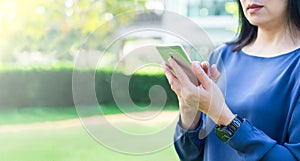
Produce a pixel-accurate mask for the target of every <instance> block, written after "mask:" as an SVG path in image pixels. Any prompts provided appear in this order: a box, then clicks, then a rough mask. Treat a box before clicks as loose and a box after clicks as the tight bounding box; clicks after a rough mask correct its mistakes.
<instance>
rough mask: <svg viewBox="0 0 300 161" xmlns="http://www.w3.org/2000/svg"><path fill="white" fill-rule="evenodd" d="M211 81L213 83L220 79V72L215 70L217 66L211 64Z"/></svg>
mask: <svg viewBox="0 0 300 161" xmlns="http://www.w3.org/2000/svg"><path fill="white" fill-rule="evenodd" d="M210 74H211V76H210V77H211V79H212V80H213V81H214V82H217V81H218V79H219V78H220V75H221V74H220V72H219V70H218V68H217V65H216V64H213V65H212V67H211V73H210Z"/></svg>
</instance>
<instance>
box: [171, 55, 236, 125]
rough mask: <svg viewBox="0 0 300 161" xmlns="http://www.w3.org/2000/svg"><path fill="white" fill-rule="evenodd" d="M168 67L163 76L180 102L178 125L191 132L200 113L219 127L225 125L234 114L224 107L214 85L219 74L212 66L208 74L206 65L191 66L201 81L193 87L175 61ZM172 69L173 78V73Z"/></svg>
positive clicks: (217, 89)
mask: <svg viewBox="0 0 300 161" xmlns="http://www.w3.org/2000/svg"><path fill="white" fill-rule="evenodd" d="M169 62H170V65H171V67H168V66H166V67H165V73H166V76H167V78H168V80H169V83H170V85H171V88H172V90H173V91H174V92H175V93H176V95H177V96H178V100H179V106H180V112H181V121H182V122H181V123H182V126H183V127H184V128H186V129H194V128H195V127H197V124H198V122H199V119H200V112H199V111H201V112H204V113H205V114H207V115H208V116H209V117H211V119H212V120H213V121H214V122H215V123H217V124H222V125H227V124H229V123H230V122H231V120H232V119H233V118H234V115H233V114H232V112H231V111H230V110H229V108H228V107H227V105H226V104H225V101H224V98H223V95H222V93H221V91H220V89H219V88H218V87H217V85H216V84H215V83H214V82H213V81H216V80H217V79H218V77H219V75H220V74H219V72H218V71H217V69H216V66H215V65H214V66H213V67H212V69H211V74H210V73H209V64H208V63H206V64H205V63H204V64H200V63H199V62H193V63H192V69H193V71H194V73H195V75H196V77H197V79H198V80H199V82H200V85H199V86H195V85H194V84H192V83H191V82H190V80H189V78H188V77H187V76H186V74H185V73H184V72H183V70H182V69H181V67H180V66H179V65H178V63H177V62H176V60H174V59H172V58H170V59H169ZM171 68H172V69H173V70H174V72H175V75H174V74H173V73H172V71H171Z"/></svg>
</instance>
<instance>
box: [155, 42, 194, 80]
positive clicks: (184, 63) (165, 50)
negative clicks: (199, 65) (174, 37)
mask: <svg viewBox="0 0 300 161" xmlns="http://www.w3.org/2000/svg"><path fill="white" fill-rule="evenodd" d="M155 47H156V50H157V51H158V53H159V55H160V56H161V58H162V60H163V61H164V62H165V63H166V64H168V65H169V62H168V59H169V58H170V57H173V58H174V59H175V61H176V62H177V63H178V65H180V66H181V68H182V69H183V71H184V72H185V74H186V75H187V76H188V77H189V79H190V81H191V82H192V83H193V84H195V85H199V81H198V79H197V77H196V76H195V74H194V72H193V71H192V68H191V59H190V57H189V56H188V54H187V52H186V51H185V50H184V48H183V47H182V45H181V44H162V45H157V46H155Z"/></svg>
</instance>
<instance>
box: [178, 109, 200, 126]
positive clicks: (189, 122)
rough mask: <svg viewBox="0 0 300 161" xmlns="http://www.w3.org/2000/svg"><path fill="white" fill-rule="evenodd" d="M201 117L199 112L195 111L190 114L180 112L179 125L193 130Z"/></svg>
mask: <svg viewBox="0 0 300 161" xmlns="http://www.w3.org/2000/svg"><path fill="white" fill-rule="evenodd" d="M200 119H201V112H200V111H197V112H195V113H193V114H192V115H190V114H189V115H186V114H183V113H180V121H179V123H180V125H181V127H182V128H183V129H186V130H195V129H197V127H198V126H199V122H200Z"/></svg>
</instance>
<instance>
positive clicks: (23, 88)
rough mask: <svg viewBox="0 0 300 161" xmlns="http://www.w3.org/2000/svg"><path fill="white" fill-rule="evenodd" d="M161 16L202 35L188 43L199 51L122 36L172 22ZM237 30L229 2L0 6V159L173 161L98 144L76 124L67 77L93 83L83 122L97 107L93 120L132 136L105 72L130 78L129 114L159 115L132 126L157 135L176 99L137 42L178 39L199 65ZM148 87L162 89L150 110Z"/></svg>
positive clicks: (154, 36)
mask: <svg viewBox="0 0 300 161" xmlns="http://www.w3.org/2000/svg"><path fill="white" fill-rule="evenodd" d="M168 13H174V14H178V15H180V16H182V17H185V18H186V19H187V20H189V21H190V22H191V23H195V24H196V25H197V26H199V28H194V30H200V29H202V30H203V32H204V33H205V37H206V36H207V39H205V40H204V41H203V40H202V39H201V38H199V37H194V39H195V41H196V42H199V43H197V44H193V45H194V46H193V48H195V47H196V49H197V51H198V52H197V54H194V52H193V51H192V50H191V46H189V45H188V44H186V43H184V42H183V41H181V40H179V39H178V38H176V37H174V36H170V35H167V34H165V33H161V32H153V31H151V32H149V31H144V30H142V31H139V32H135V33H133V34H124V33H128V32H130V31H133V30H135V29H141V28H157V29H159V28H163V26H166V24H167V25H168V26H177V25H179V24H178V23H179V22H177V21H173V20H172V21H170V19H168V15H169V14H168ZM237 26H238V20H237V4H236V3H235V1H229V0H108V1H104V0H59V1H58V0H26V1H23V0H10V1H6V0H0V142H1V143H2V145H3V146H1V147H0V160H1V161H2V160H3V161H20V160H21V161H34V160H44V161H76V160H78V161H79V160H89V161H94V160H95V161H110V160H149V161H150V160H178V158H177V156H176V153H175V151H174V148H173V146H172V145H170V146H167V147H165V148H163V149H161V150H159V151H156V152H152V153H148V154H143V155H133V154H126V153H124V152H123V153H120V152H118V150H112V149H111V148H109V147H107V146H105V145H103V144H100V143H98V142H97V141H96V140H95V139H93V138H92V137H91V136H90V135H89V133H87V132H86V130H85V129H84V127H83V126H82V125H81V123H80V119H79V115H78V113H77V112H78V111H76V108H75V104H74V97H73V92H74V91H72V76H73V74H74V72H75V73H77V74H78V75H81V76H82V77H88V76H90V75H91V74H92V75H94V78H95V79H94V83H95V86H94V88H93V89H92V90H94V91H95V93H96V97H97V101H98V103H99V105H95V104H93V103H90V97H89V96H87V94H86V93H85V91H82V99H80V100H79V103H80V104H81V105H82V106H86V109H87V110H86V111H85V114H84V117H88V118H95V117H97V116H98V115H100V114H99V109H101V115H105V116H107V117H108V118H110V119H112V120H113V121H114V122H117V123H116V124H118V126H119V127H123V128H124V129H127V130H128V129H129V131H131V132H133V133H135V132H137V131H134V130H136V126H137V125H136V123H134V122H133V123H132V122H131V123H128V122H126V120H124V117H122V116H121V115H122V114H123V113H124V111H122V110H120V108H119V105H118V104H116V100H115V99H114V98H115V97H116V96H114V94H115V95H117V96H118V97H119V98H121V99H122V97H123V96H124V95H126V93H124V91H122V90H120V91H117V92H113V91H112V89H111V85H112V84H111V82H112V75H113V74H117V75H118V76H121V77H130V83H129V86H128V93H129V94H130V98H131V99H132V102H133V103H134V104H136V105H139V107H140V108H134V107H132V106H131V104H130V103H132V102H126V100H125V101H121V103H122V104H124V106H125V108H126V111H127V112H132V113H137V112H138V113H147V112H149V111H157V110H162V111H163V112H162V114H164V115H163V116H165V117H162V118H163V119H162V118H161V120H156V121H154V122H153V123H151V126H150V125H148V124H147V126H144V125H143V124H141V125H138V126H140V127H141V128H140V129H139V130H141V131H143V132H145V133H147V132H149V131H153V130H159V129H160V128H162V127H164V126H165V125H168V124H171V122H170V120H171V121H172V120H174V119H176V116H177V110H178V106H177V99H176V96H175V95H174V93H173V92H172V91H171V90H170V88H169V85H168V83H167V81H166V78H165V76H164V74H163V72H162V69H161V67H160V66H158V65H151V63H159V61H160V59H159V58H158V56H157V55H156V54H154V53H153V51H152V50H150V48H147V46H146V47H145V45H147V44H161V43H174V42H179V43H182V44H183V45H184V47H185V48H186V50H187V51H189V54H190V56H191V58H192V59H193V60H200V61H203V60H207V59H208V57H209V53H210V52H211V51H212V50H213V49H214V48H215V47H217V46H219V45H221V44H222V43H224V42H227V41H230V40H233V39H234V37H235V33H236V31H237ZM179 29H180V28H179ZM182 30H183V31H184V30H185V29H184V28H182ZM189 32H190V33H193V32H197V31H193V29H192V31H189ZM120 35H121V36H120ZM200 39H201V41H200ZM197 40H199V41H197ZM206 41H207V42H206ZM203 46H206V47H207V48H205V50H204V48H203ZM199 51H200V52H199ZM150 60H151V61H150ZM152 60H153V61H152ZM149 64H150V65H149ZM117 84H118V80H117ZM119 84H122V82H121V81H120V82H119ZM81 85H82V86H83V87H82V88H85V87H86V88H90V86H88V85H86V84H85V83H84V82H82V83H81ZM154 85H159V86H161V87H162V88H163V89H164V91H165V92H166V96H167V99H166V100H165V105H164V107H163V108H156V107H155V104H154V105H153V106H151V107H148V105H149V104H150V103H151V99H150V98H149V96H148V93H149V90H150V89H151V87H152V86H154ZM77 101H78V100H77ZM77 103H78V102H77ZM90 107H92V108H90ZM147 107H148V108H147ZM95 109H97V110H98V111H97V110H95ZM122 119H123V120H122ZM124 122H125V123H126V124H122V123H124ZM104 130H105V129H104ZM139 132H140V131H139ZM172 133H173V131H170V134H172ZM172 137H173V136H172V135H170V136H169V138H170V140H172ZM108 139H111V141H112V142H113V141H114V139H113V137H112V138H108ZM109 141H110V140H109ZM128 146H130V144H128Z"/></svg>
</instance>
